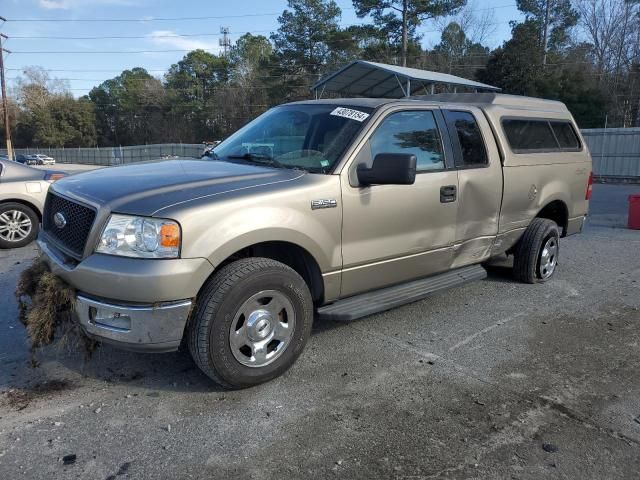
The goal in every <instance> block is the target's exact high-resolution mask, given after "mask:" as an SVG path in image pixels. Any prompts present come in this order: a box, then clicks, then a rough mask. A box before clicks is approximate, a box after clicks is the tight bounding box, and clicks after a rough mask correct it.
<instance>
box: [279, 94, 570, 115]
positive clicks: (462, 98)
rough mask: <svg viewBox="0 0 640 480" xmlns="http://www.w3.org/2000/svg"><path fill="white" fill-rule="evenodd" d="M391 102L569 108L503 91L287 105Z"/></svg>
mask: <svg viewBox="0 0 640 480" xmlns="http://www.w3.org/2000/svg"><path fill="white" fill-rule="evenodd" d="M389 103H393V104H396V105H397V104H404V105H415V104H416V103H422V104H425V103H426V104H439V103H440V104H447V103H448V104H451V103H460V104H467V105H473V106H477V107H481V108H482V107H488V106H491V105H495V106H500V107H505V108H513V109H518V110H532V111H546V112H559V113H566V112H567V111H568V110H567V107H566V105H565V104H564V103H562V102H558V101H555V100H545V99H542V98H534V97H525V96H520V95H507V94H503V93H493V92H489V93H438V94H434V95H420V96H412V97H406V98H361V97H357V98H325V99H320V100H302V101H298V102H291V103H288V104H287V105H301V104H316V105H336V106H351V107H369V108H378V107H380V106H381V105H386V104H389Z"/></svg>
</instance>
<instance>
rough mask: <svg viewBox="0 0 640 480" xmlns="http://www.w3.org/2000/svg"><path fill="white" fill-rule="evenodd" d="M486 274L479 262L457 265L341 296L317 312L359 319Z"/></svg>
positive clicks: (332, 317)
mask: <svg viewBox="0 0 640 480" xmlns="http://www.w3.org/2000/svg"><path fill="white" fill-rule="evenodd" d="M486 277H487V271H486V270H485V269H484V268H482V266H480V265H472V266H470V267H463V268H458V269H456V270H450V271H448V272H445V273H440V274H438V275H434V276H432V277H427V278H422V279H420V280H413V281H411V282H408V283H403V284H400V285H395V286H393V287H386V288H381V289H380V290H374V291H372V292H367V293H362V294H360V295H356V296H353V297H349V298H345V299H343V300H338V301H337V302H335V303H332V304H330V305H327V306H324V307H321V308H319V309H318V316H319V317H320V318H321V319H323V320H335V321H342V322H346V321H350V320H356V319H358V318H362V317H366V316H368V315H372V314H374V313H380V312H384V311H385V310H390V309H392V308H396V307H399V306H401V305H406V304H407V303H412V302H416V301H418V300H422V299H424V298H426V297H428V296H429V295H431V294H432V293H435V292H438V291H440V290H445V289H447V288H451V287H457V286H458V285H462V284H464V283H467V282H472V281H474V280H482V279H483V278H486Z"/></svg>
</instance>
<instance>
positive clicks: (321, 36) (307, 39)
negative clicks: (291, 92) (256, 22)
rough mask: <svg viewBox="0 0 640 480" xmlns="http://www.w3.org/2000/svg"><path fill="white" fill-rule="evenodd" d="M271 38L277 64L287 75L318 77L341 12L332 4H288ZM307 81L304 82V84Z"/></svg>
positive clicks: (320, 0) (317, 0)
mask: <svg viewBox="0 0 640 480" xmlns="http://www.w3.org/2000/svg"><path fill="white" fill-rule="evenodd" d="M287 4H288V7H289V9H290V10H285V11H284V12H282V15H281V16H280V17H278V23H279V24H280V27H279V28H278V31H277V32H276V33H273V34H272V35H271V40H272V41H273V43H274V45H275V48H276V53H277V55H278V57H279V59H280V63H281V64H282V66H283V67H285V68H286V69H287V70H289V72H291V73H297V74H298V75H300V74H303V75H304V74H308V75H310V76H313V77H316V78H317V77H318V76H319V75H320V73H321V72H322V70H323V66H324V65H325V63H326V61H327V59H328V58H329V55H330V54H331V51H330V48H329V42H330V40H331V39H332V36H333V35H334V34H335V32H337V31H338V30H339V26H338V22H339V21H340V15H341V13H342V12H341V10H340V8H339V7H338V4H337V3H336V2H334V1H333V0H288V2H287ZM308 82H309V79H307V82H305V83H308Z"/></svg>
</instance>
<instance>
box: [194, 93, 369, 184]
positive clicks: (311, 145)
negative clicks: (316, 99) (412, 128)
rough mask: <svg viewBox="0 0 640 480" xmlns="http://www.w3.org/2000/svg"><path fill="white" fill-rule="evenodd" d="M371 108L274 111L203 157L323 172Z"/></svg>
mask: <svg viewBox="0 0 640 480" xmlns="http://www.w3.org/2000/svg"><path fill="white" fill-rule="evenodd" d="M371 112H372V109H371V108H366V107H354V108H353V109H351V108H348V107H338V106H336V105H316V104H298V105H284V106H281V107H276V108H273V109H271V110H269V111H268V112H266V113H264V114H263V115H261V116H259V117H258V118H256V119H255V120H254V121H252V122H251V123H249V124H248V125H246V126H245V127H243V128H241V129H240V130H238V131H237V132H236V133H234V134H233V135H232V136H231V137H229V138H228V139H227V140H225V141H224V142H222V143H221V144H220V145H218V146H216V147H215V148H214V149H213V150H212V151H211V152H208V153H206V154H205V157H203V158H207V157H208V158H211V159H215V160H222V161H230V162H233V161H243V162H250V163H259V164H263V165H268V166H273V167H278V168H299V169H303V170H307V171H309V172H313V173H327V172H329V171H331V169H332V168H333V166H334V165H335V164H336V163H337V162H338V160H339V159H340V157H341V155H342V154H343V153H344V151H345V149H346V148H347V146H348V145H349V143H350V142H351V141H352V139H353V137H354V136H355V135H356V133H358V131H359V130H360V128H361V127H362V124H363V123H364V121H365V120H366V119H367V117H369V115H370V114H371Z"/></svg>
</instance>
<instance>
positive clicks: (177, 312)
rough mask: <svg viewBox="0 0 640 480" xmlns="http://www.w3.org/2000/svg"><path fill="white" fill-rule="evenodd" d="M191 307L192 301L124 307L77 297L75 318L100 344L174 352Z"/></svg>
mask: <svg viewBox="0 0 640 480" xmlns="http://www.w3.org/2000/svg"><path fill="white" fill-rule="evenodd" d="M191 307H192V302H191V300H182V301H178V302H169V303H161V304H157V305H121V304H114V303H111V302H106V301H103V300H97V299H93V298H90V297H87V296H85V295H82V294H78V295H77V297H76V303H75V315H76V316H77V318H78V321H79V322H80V325H81V326H82V328H83V329H84V331H85V332H86V333H87V335H89V336H90V337H91V338H94V339H96V340H98V341H102V342H106V343H111V344H114V345H115V346H117V347H120V348H123V349H126V350H135V351H143V352H171V351H175V350H177V349H178V347H179V346H180V342H181V341H182V335H183V333H184V328H185V325H186V323H187V319H188V318H189V313H190V312H191Z"/></svg>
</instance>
